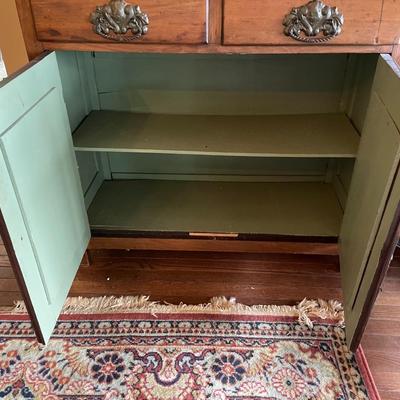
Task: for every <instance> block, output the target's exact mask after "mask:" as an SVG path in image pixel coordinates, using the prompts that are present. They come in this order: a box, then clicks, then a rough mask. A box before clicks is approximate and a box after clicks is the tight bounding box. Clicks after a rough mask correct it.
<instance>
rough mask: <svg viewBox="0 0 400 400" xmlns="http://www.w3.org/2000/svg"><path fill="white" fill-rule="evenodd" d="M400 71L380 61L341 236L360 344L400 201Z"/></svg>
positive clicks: (349, 317) (350, 317)
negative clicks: (399, 170)
mask: <svg viewBox="0 0 400 400" xmlns="http://www.w3.org/2000/svg"><path fill="white" fill-rule="evenodd" d="M399 127H400V71H399V69H398V66H397V65H396V64H395V63H394V61H393V60H392V59H391V57H390V56H387V55H382V56H380V57H379V60H378V64H377V69H376V73H375V79H374V83H373V86H372V92H371V99H370V103H369V107H368V111H367V116H366V120H365V124H364V128H363V131H362V134H361V141H360V146H359V151H358V155H357V160H356V163H355V166H354V172H353V178H352V183H351V186H350V191H349V196H348V199H347V204H346V210H345V214H344V218H343V223H342V229H341V233H340V237H339V245H340V270H341V274H342V287H343V293H344V300H345V317H346V334H347V340H348V343H349V344H351V346H352V348H355V347H356V346H357V345H358V341H359V339H360V337H361V332H362V331H363V329H364V327H365V324H366V321H367V320H368V315H366V311H365V310H367V309H368V306H369V304H368V302H370V301H371V293H372V292H373V291H376V290H377V288H374V287H373V285H376V284H377V283H376V282H377V280H375V279H374V278H375V275H376V274H379V273H380V272H379V271H380V269H378V265H379V264H380V256H381V255H382V257H384V256H386V255H385V254H383V253H384V252H383V249H384V244H385V240H386V238H387V237H388V235H389V230H390V227H391V223H392V221H393V219H394V215H395V211H396V208H397V205H398V204H399V201H400V178H398V169H399V160H400V131H399Z"/></svg>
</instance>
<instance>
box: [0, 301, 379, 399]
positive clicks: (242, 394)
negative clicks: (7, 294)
mask: <svg viewBox="0 0 400 400" xmlns="http://www.w3.org/2000/svg"><path fill="white" fill-rule="evenodd" d="M24 312H25V309H24V305H23V304H22V303H19V304H17V306H16V308H15V310H13V312H12V313H3V314H2V315H1V316H0V398H5V399H38V400H56V399H62V400H66V399H70V400H77V399H80V400H82V399H87V400H100V399H101V400H119V399H128V400H129V399H132V400H133V399H135V400H195V399H196V400H200V399H211V400H255V399H264V400H267V399H268V400H276V399H283V400H286V399H290V400H294V399H298V400H312V399H315V400H329V399H332V400H345V399H360V400H362V399H373V400H375V399H377V398H378V397H377V393H376V390H375V388H374V385H373V381H372V379H371V376H370V374H369V371H368V367H367V364H366V362H365V359H364V357H363V355H362V352H358V354H353V353H351V352H349V350H348V349H347V347H346V344H345V332H344V328H343V311H342V308H341V306H340V304H339V303H337V302H334V301H327V302H326V301H321V300H320V301H309V300H304V301H302V302H301V303H300V304H299V305H297V306H293V307H289V306H251V307H249V306H245V305H242V304H237V303H236V301H235V300H234V299H230V300H228V299H225V298H222V297H221V298H213V299H211V301H210V303H208V304H202V305H196V306H189V305H184V304H180V305H169V304H160V303H157V302H151V301H149V299H148V298H147V297H119V298H114V297H101V298H70V299H68V300H67V302H66V304H65V306H64V309H63V313H62V315H61V316H60V319H59V321H58V322H57V325H56V328H55V330H54V334H53V337H52V339H51V340H50V342H49V343H48V344H47V345H46V346H43V345H40V344H38V343H37V342H36V340H35V339H34V335H33V331H32V328H31V325H30V323H29V320H28V317H27V315H26V314H25V313H24Z"/></svg>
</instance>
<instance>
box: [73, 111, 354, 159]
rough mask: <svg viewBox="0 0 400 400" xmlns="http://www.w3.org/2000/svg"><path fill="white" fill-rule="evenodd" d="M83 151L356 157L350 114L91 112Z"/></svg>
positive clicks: (83, 130)
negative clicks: (233, 114)
mask: <svg viewBox="0 0 400 400" xmlns="http://www.w3.org/2000/svg"><path fill="white" fill-rule="evenodd" d="M73 140H74V145H75V149H76V150H79V151H106V152H130V153H164V154H193V155H224V156H246V157H340V158H347V157H355V156H356V152H357V148H358V142H359V135H358V133H357V131H356V130H355V128H354V127H353V126H352V124H351V123H350V121H349V119H348V118H347V117H346V115H345V114H341V113H340V114H301V115H252V116H248V115H245V116H220V115H166V114H135V113H130V112H119V111H92V112H91V113H90V114H89V116H88V117H87V118H86V120H85V121H84V122H83V123H82V125H81V126H80V127H79V128H78V129H77V130H76V132H75V133H74V135H73Z"/></svg>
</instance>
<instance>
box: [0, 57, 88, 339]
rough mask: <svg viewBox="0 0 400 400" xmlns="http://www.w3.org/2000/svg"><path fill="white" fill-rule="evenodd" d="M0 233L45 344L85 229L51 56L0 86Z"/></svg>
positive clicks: (83, 246)
mask: <svg viewBox="0 0 400 400" xmlns="http://www.w3.org/2000/svg"><path fill="white" fill-rule="evenodd" d="M0 188H1V190H0V210H1V214H0V216H1V218H0V224H1V234H2V236H3V240H4V242H5V244H6V245H7V251H8V254H9V257H10V260H11V263H12V265H13V268H14V271H15V273H16V276H17V279H18V280H19V284H20V288H21V291H22V294H23V297H24V300H25V303H26V305H27V308H28V311H29V313H30V316H31V320H32V323H33V326H34V328H35V331H36V334H37V337H38V340H39V341H41V342H46V341H47V340H48V339H49V337H50V335H51V333H52V330H53V328H54V325H55V323H56V321H57V318H58V316H59V313H60V311H61V308H62V305H63V303H64V301H65V299H66V297H67V294H68V291H69V289H70V286H71V284H72V281H73V279H74V276H75V274H76V271H77V268H78V267H79V264H80V261H81V259H82V256H83V254H84V252H85V250H86V247H87V244H88V241H89V238H90V230H89V224H88V220H87V214H86V210H85V205H84V201H83V194H82V189H81V185H80V181H79V175H78V169H77V163H76V159H75V154H74V151H73V147H72V138H71V131H70V126H69V122H68V117H67V112H66V107H65V103H64V99H63V97H62V88H61V81H60V76H59V71H58V65H57V60H56V55H55V53H52V54H48V55H47V56H45V57H44V58H42V59H41V60H39V61H36V62H34V63H33V64H32V65H29V66H28V68H27V69H26V70H25V71H23V72H20V73H19V74H18V75H16V76H14V77H11V78H10V79H8V80H6V81H5V82H2V83H0Z"/></svg>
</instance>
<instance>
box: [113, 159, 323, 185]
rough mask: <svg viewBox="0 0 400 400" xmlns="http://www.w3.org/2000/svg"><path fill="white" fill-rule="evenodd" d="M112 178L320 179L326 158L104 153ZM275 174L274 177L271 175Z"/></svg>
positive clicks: (321, 178)
mask: <svg viewBox="0 0 400 400" xmlns="http://www.w3.org/2000/svg"><path fill="white" fill-rule="evenodd" d="M108 159H109V166H110V170H111V174H112V176H113V178H133V177H139V176H141V177H143V178H145V177H146V175H148V176H149V177H150V175H156V174H157V175H158V179H178V175H183V176H184V175H187V174H193V175H197V177H198V178H199V179H200V177H201V176H204V177H205V178H207V180H213V179H223V177H225V179H230V180H238V179H240V180H257V181H259V180H265V181H268V180H274V179H278V178H279V179H280V180H289V179H290V178H292V179H293V180H296V177H301V178H302V179H303V180H320V181H322V180H324V178H325V174H326V170H327V164H328V160H327V159H299V158H279V159H273V158H257V157H253V158H246V157H212V156H193V155H161V154H134V155H132V154H123V153H108ZM272 177H275V178H272Z"/></svg>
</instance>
